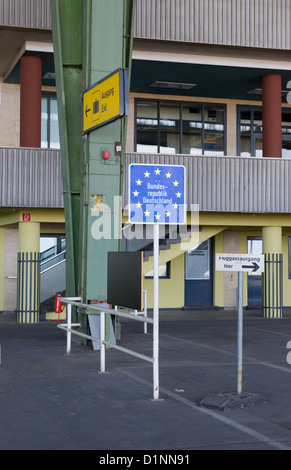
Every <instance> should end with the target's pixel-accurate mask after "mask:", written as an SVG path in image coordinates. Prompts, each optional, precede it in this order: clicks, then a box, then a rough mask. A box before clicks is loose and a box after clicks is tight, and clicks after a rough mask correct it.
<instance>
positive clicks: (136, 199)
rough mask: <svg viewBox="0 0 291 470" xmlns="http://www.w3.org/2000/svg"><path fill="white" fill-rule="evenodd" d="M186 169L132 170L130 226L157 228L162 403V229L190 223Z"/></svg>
mask: <svg viewBox="0 0 291 470" xmlns="http://www.w3.org/2000/svg"><path fill="white" fill-rule="evenodd" d="M185 172H186V170H185V167H184V166H182V165H158V164H132V165H130V167H129V222H130V223H132V224H148V225H152V226H153V244H154V276H153V291H154V298H153V307H154V308H153V389H154V390H153V399H154V400H158V399H159V242H160V234H159V225H161V224H163V225H166V224H167V225H171V224H172V225H176V224H184V223H186V199H185V198H186V188H185V184H186V178H185Z"/></svg>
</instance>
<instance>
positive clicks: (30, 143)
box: [20, 56, 42, 148]
mask: <svg viewBox="0 0 291 470" xmlns="http://www.w3.org/2000/svg"><path fill="white" fill-rule="evenodd" d="M41 84H42V60H41V58H40V57H36V56H23V57H22V58H21V60H20V147H38V148H39V147H40V146H41Z"/></svg>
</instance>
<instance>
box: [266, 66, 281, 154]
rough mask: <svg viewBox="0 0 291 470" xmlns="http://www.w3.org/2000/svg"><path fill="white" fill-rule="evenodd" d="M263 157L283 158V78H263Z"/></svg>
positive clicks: (269, 76) (272, 76)
mask: <svg viewBox="0 0 291 470" xmlns="http://www.w3.org/2000/svg"><path fill="white" fill-rule="evenodd" d="M262 89H263V95H262V105H263V107H262V117H263V157H271V158H274V157H282V109H281V101H282V77H281V75H279V74H268V75H264V76H263V78H262Z"/></svg>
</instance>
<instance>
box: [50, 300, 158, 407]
mask: <svg viewBox="0 0 291 470" xmlns="http://www.w3.org/2000/svg"><path fill="white" fill-rule="evenodd" d="M144 293H145V291H144ZM61 300H62V302H63V303H65V304H67V323H63V324H58V325H57V326H58V328H60V329H62V330H64V331H66V332H67V354H70V353H71V349H72V335H77V336H80V337H82V338H86V339H89V340H91V341H97V342H99V343H100V372H101V373H102V372H105V354H106V346H109V347H110V348H113V349H117V350H118V351H121V352H124V353H126V354H129V355H131V356H134V357H137V358H139V359H142V360H144V361H147V362H150V363H151V364H152V365H153V399H159V374H158V370H159V356H158V355H156V354H154V351H155V350H158V349H159V338H158V335H157V332H156V331H155V322H154V319H152V318H150V317H148V316H147V311H146V310H145V312H138V311H136V310H135V311H133V312H132V313H126V312H124V311H121V310H118V308H117V307H115V308H114V309H113V308H109V307H105V306H104V304H102V303H101V304H85V303H82V299H81V297H62V299H61ZM73 305H74V306H76V307H79V308H82V309H84V310H90V315H91V314H92V311H94V310H95V311H96V314H99V315H100V338H96V337H94V336H91V335H88V334H86V333H83V332H81V331H77V330H75V329H74V327H80V326H81V324H80V323H72V306H73ZM108 314H109V315H116V316H119V317H123V318H127V319H130V320H136V321H140V322H143V323H144V325H147V324H152V325H153V355H152V357H150V356H146V355H145V354H141V353H138V352H136V351H133V350H131V349H128V348H125V347H123V346H119V345H117V344H114V343H112V342H110V341H106V337H105V330H106V328H105V315H108ZM144 332H145V333H146V332H147V329H146V328H145V329H144Z"/></svg>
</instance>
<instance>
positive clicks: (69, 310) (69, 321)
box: [67, 304, 72, 354]
mask: <svg viewBox="0 0 291 470" xmlns="http://www.w3.org/2000/svg"><path fill="white" fill-rule="evenodd" d="M67 328H68V330H67V354H70V353H71V342H72V333H71V329H72V305H71V304H68V308H67Z"/></svg>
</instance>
